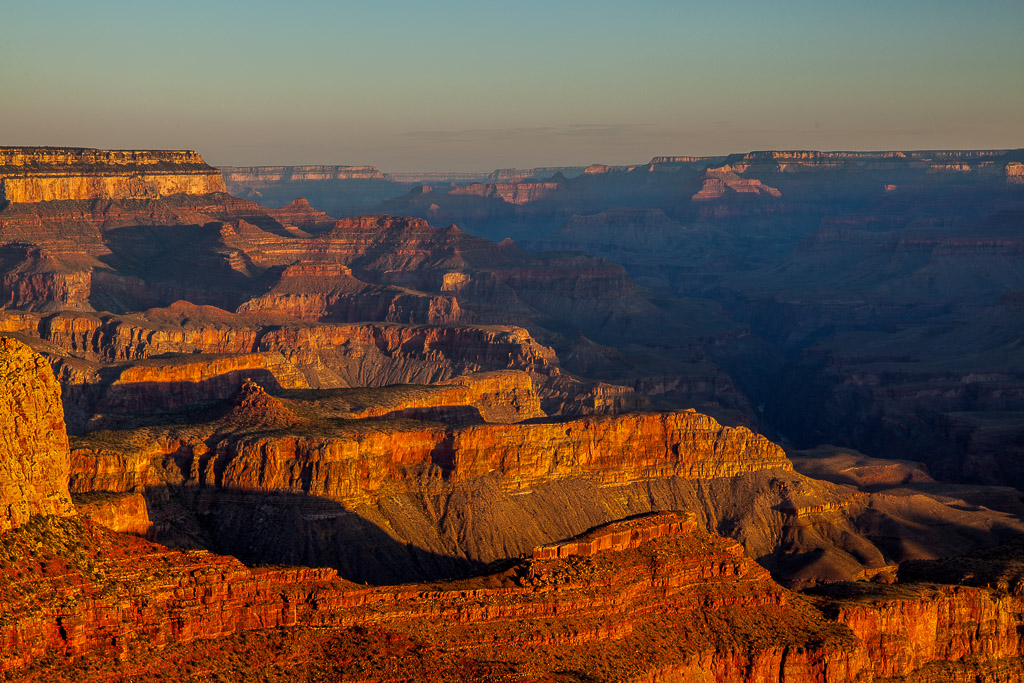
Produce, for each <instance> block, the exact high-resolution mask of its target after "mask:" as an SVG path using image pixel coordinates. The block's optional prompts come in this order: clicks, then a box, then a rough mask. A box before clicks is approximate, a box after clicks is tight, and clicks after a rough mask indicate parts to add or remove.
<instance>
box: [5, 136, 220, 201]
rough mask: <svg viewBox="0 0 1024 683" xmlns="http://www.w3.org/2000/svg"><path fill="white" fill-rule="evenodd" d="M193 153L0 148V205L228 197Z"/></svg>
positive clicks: (217, 173) (211, 170) (217, 178)
mask: <svg viewBox="0 0 1024 683" xmlns="http://www.w3.org/2000/svg"><path fill="white" fill-rule="evenodd" d="M226 191H227V189H226V187H225V184H224V178H223V176H222V175H221V173H220V171H218V170H217V169H215V168H213V167H212V166H209V165H207V164H206V162H204V161H203V158H202V156H200V155H199V154H198V153H197V152H192V151H164V150H100V149H88V148H78V147H68V148H58V147H0V202H3V201H7V202H16V203H35V202H47V201H67V200H91V199H151V198H155V197H166V196H168V195H173V194H195V195H202V194H210V193H214V192H226Z"/></svg>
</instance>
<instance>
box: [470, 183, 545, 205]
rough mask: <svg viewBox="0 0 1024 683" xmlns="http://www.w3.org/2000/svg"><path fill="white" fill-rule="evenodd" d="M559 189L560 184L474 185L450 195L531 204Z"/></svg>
mask: <svg viewBox="0 0 1024 683" xmlns="http://www.w3.org/2000/svg"><path fill="white" fill-rule="evenodd" d="M558 188H559V185H558V183H536V182H517V183H473V184H472V185H465V186H462V187H454V188H452V189H451V192H450V194H453V195H460V194H468V195H476V196H478V197H498V198H500V199H501V200H502V201H505V202H507V203H509V204H529V203H530V202H535V201H538V200H540V199H544V198H545V197H548V196H549V195H550V194H552V193H553V192H556V191H557V190H558Z"/></svg>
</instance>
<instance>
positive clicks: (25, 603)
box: [0, 514, 1024, 683]
mask: <svg viewBox="0 0 1024 683" xmlns="http://www.w3.org/2000/svg"><path fill="white" fill-rule="evenodd" d="M695 527H696V524H695V523H694V521H693V519H692V517H691V516H689V515H682V514H661V515H656V516H651V517H646V518H633V519H629V520H623V521H620V522H616V523H613V524H610V525H606V526H603V527H599V528H595V529H592V530H590V531H589V532H588V533H587V534H586V535H585V536H584V537H582V538H578V539H573V540H571V541H568V542H566V543H563V544H558V545H554V546H549V547H548V548H539V549H537V550H536V551H535V552H534V553H533V555H534V557H531V558H522V559H519V560H516V561H511V562H508V563H505V565H504V566H501V567H494V568H492V569H491V570H490V571H488V572H486V573H485V574H483V575H481V576H479V577H475V578H472V579H466V580H462V581H457V582H439V583H431V584H408V585H404V586H386V587H366V586H361V585H355V584H351V583H348V582H344V581H341V580H339V579H338V578H337V577H335V576H334V575H333V573H332V572H330V571H329V570H296V569H271V568H264V569H255V570H252V569H246V568H245V567H243V566H242V565H240V564H238V563H237V562H235V561H234V560H232V559H230V558H224V557H217V556H212V555H209V554H206V553H202V552H196V551H190V552H184V553H182V552H174V551H168V550H166V549H163V548H161V547H159V546H155V545H152V544H150V543H147V542H145V541H142V540H141V539H133V538H131V537H127V536H121V535H117V534H114V533H112V532H109V531H106V530H103V529H101V528H98V527H95V526H92V525H90V524H88V523H86V522H84V521H57V520H55V519H53V518H51V519H49V520H46V519H42V518H38V519H36V520H34V521H33V523H32V524H30V525H28V526H26V527H24V528H23V529H20V530H17V531H15V532H11V533H9V534H7V535H5V536H3V537H0V568H2V571H3V575H5V576H10V577H13V580H11V581H8V582H6V583H4V584H2V586H0V609H2V612H0V614H2V616H3V619H0V634H2V636H0V637H2V641H0V642H4V643H5V645H13V646H14V647H13V648H8V647H5V648H4V649H3V650H0V653H2V655H0V670H3V671H4V672H5V674H6V675H7V677H8V678H12V677H13V678H14V679H16V680H35V679H44V678H45V679H47V680H54V681H72V680H73V681H99V680H111V679H112V678H130V679H136V680H139V679H141V680H148V679H153V678H156V677H157V676H158V675H159V676H168V675H169V676H172V677H183V676H188V675H192V674H194V673H195V672H196V671H200V670H201V671H203V672H206V673H207V674H209V675H212V676H218V675H227V674H228V673H229V672H230V676H231V678H232V679H233V680H257V679H259V678H267V677H268V676H269V677H277V678H281V679H282V680H285V679H286V680H293V681H294V680H298V681H312V680H323V679H329V680H339V681H366V680H395V679H409V678H414V679H419V680H441V681H457V680H467V679H468V680H496V679H500V680H510V681H524V682H525V681H535V680H573V679H577V680H578V679H580V678H584V677H585V680H592V681H637V682H639V681H694V680H700V681H715V682H719V683H727V682H729V681H738V680H751V681H776V680H779V681H781V680H785V681H788V682H792V683H811V682H820V681H830V682H831V683H872V682H873V681H902V680H938V679H937V678H936V677H935V672H945V673H946V674H947V675H948V676H950V677H949V678H947V679H946V680H961V678H960V677H964V678H963V680H968V678H966V677H971V678H970V680H1011V679H1012V677H1013V676H1015V675H1017V674H1019V673H1020V672H1021V671H1024V668H1022V658H1021V654H1022V653H1021V644H1020V640H1019V638H1018V637H1017V636H1016V635H1015V634H1016V629H1017V628H1019V627H1020V625H1021V621H1020V617H1019V613H1020V607H1019V605H1018V602H1017V601H1018V600H1019V599H1018V598H1016V597H1011V596H1006V595H1000V594H999V593H997V592H994V591H992V590H989V589H985V588H967V587H956V586H937V585H935V584H913V583H911V584H900V585H897V586H894V587H884V586H877V585H875V586H872V585H870V584H863V583H861V584H847V585H844V586H838V587H834V588H833V589H832V590H831V592H830V593H821V594H818V595H815V596H812V597H811V598H810V600H808V599H807V598H805V597H803V596H801V595H799V594H795V593H792V592H790V591H787V590H786V589H784V588H781V587H780V586H778V585H776V584H774V582H772V581H771V579H770V577H769V576H768V574H767V573H766V572H765V571H764V570H763V569H761V568H760V567H758V566H757V565H756V564H754V563H753V562H752V561H750V560H749V559H748V558H746V557H744V556H743V553H742V549H741V548H740V547H739V545H738V544H736V543H735V542H734V541H729V540H726V539H722V538H720V537H717V536H714V535H709V534H706V533H704V532H701V531H699V530H698V529H696V528H695ZM581 543H585V544H587V547H586V548H585V549H584V548H582V547H581ZM143 596H144V597H143ZM100 664H102V666H99V665H100ZM569 672H571V674H570V673H569ZM940 676H941V673H940ZM567 677H568V678H567Z"/></svg>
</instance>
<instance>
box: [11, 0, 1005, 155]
mask: <svg viewBox="0 0 1024 683" xmlns="http://www.w3.org/2000/svg"><path fill="white" fill-rule="evenodd" d="M16 144H41V145H42V144H48V145H77V146H91V147H115V148H187V149H196V150H198V151H200V152H202V153H203V154H204V156H205V157H206V158H207V160H208V161H210V162H211V163H214V164H219V165H230V164H235V165H247V164H273V163H281V164H301V163H342V164H345V163H348V164H363V163H365V164H374V165H377V166H379V167H380V168H382V169H383V170H389V171H403V170H429V169H437V170H486V169H491V168H496V167H506V166H538V165H563V164H588V163H592V162H601V163H610V164H622V163H636V162H641V161H644V160H646V159H648V158H650V157H651V156H653V155H656V154H717V153H727V152H738V151H747V150H751V149H771V148H774V149H778V148H801V149H807V148H810V149H921V148H967V147H978V148H992V147H1022V146H1024V0H974V1H968V0H959V1H956V2H949V1H946V0H887V1H885V2H875V1H873V0H868V1H864V0H859V1H857V2H850V1H844V2H839V1H833V0H817V1H816V2H810V1H808V2H803V1H800V2H796V1H783V0H777V1H776V2H763V1H756V2H753V1H751V2H747V1H742V0H730V1H728V2H726V1H722V2H715V1H712V0H700V1H696V2H685V1H683V0H647V1H644V0H639V1H638V0H634V1H633V2H631V3H626V2H606V1H604V0H587V1H576V0H563V1H558V0H549V1H548V2H534V1H533V0H516V1H514V2H502V3H498V2H489V1H487V0H477V1H475V2H462V1H461V0H435V1H433V2H405V1H402V0H382V1H378V2H373V1H372V0H365V1H364V2H351V3H350V2H329V1H327V0H291V1H290V2H284V1H280V2H265V1H263V0H248V1H246V2H226V1H221V2H218V1H217V0H209V1H208V2H198V1H193V0H178V1H176V2H150V1H149V0H132V1H130V2H129V1H126V0H94V1H93V2H78V1H75V2H53V1H49V0H33V1H24V0H0V145H16Z"/></svg>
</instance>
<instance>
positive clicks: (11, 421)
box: [0, 337, 74, 533]
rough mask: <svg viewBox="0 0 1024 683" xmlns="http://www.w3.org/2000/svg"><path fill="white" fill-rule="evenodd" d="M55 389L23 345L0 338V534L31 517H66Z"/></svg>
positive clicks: (64, 457)
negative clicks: (40, 515) (38, 515)
mask: <svg viewBox="0 0 1024 683" xmlns="http://www.w3.org/2000/svg"><path fill="white" fill-rule="evenodd" d="M70 467H71V463H70V453H69V451H68V437H67V430H66V429H65V427H64V412H63V410H62V408H61V404H60V385H58V384H57V381H56V379H54V377H53V371H52V370H51V369H50V366H49V364H48V363H47V362H46V361H45V360H43V358H42V357H40V356H39V355H38V354H36V353H34V352H33V351H32V350H31V349H29V348H28V347H27V346H25V345H24V344H22V343H20V342H18V341H16V340H14V339H10V338H7V337H0V533H3V532H4V531H6V530H8V529H11V528H14V527H17V526H20V525H22V524H24V523H25V522H27V521H28V520H29V518H31V516H32V515H36V514H42V515H72V514H74V508H73V506H72V504H71V497H70V496H69V495H68V488H67V479H68V475H69V473H70Z"/></svg>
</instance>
